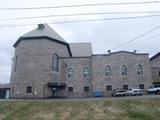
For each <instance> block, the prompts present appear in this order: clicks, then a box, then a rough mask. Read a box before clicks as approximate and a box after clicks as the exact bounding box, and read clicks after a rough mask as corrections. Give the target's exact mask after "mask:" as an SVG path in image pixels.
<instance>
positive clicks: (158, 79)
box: [150, 55, 160, 83]
mask: <svg viewBox="0 0 160 120" xmlns="http://www.w3.org/2000/svg"><path fill="white" fill-rule="evenodd" d="M150 65H151V76H152V79H153V82H155V83H160V55H158V56H157V57H155V58H153V59H151V60H150Z"/></svg>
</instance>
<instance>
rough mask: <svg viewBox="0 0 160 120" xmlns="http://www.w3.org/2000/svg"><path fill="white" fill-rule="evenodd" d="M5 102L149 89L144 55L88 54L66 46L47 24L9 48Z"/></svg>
mask: <svg viewBox="0 0 160 120" xmlns="http://www.w3.org/2000/svg"><path fill="white" fill-rule="evenodd" d="M14 48H15V54H14V58H13V62H12V72H11V81H10V86H11V98H50V97H92V96H94V95H93V93H94V92H97V91H101V92H102V93H103V96H110V95H111V91H112V90H113V89H116V88H122V89H129V88H141V89H146V88H148V87H149V86H150V85H151V84H152V79H151V71H150V60H149V54H147V53H136V52H127V51H118V52H113V53H112V52H109V53H108V54H93V53H92V46H91V43H67V42H66V41H65V40H64V39H63V38H62V37H61V36H59V35H58V34H57V33H56V32H55V31H54V30H53V29H52V28H51V27H49V26H48V25H47V24H39V25H38V28H36V29H34V30H33V31H31V32H29V33H27V34H25V35H23V36H21V37H20V38H19V39H18V40H17V41H16V42H15V44H14Z"/></svg>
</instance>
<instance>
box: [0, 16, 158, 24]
mask: <svg viewBox="0 0 160 120" xmlns="http://www.w3.org/2000/svg"><path fill="white" fill-rule="evenodd" d="M149 17H160V14H158V15H146V16H135V17H121V18H120V17H119V18H103V19H87V20H72V21H60V22H59V21H58V22H47V23H48V24H66V23H78V22H97V21H107V20H127V19H139V18H149ZM32 25H36V23H33V24H19V25H14V24H8V25H0V27H7V26H8V27H18V26H32Z"/></svg>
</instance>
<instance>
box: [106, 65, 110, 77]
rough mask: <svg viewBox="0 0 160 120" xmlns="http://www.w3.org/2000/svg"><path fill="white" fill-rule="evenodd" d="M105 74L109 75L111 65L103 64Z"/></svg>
mask: <svg viewBox="0 0 160 120" xmlns="http://www.w3.org/2000/svg"><path fill="white" fill-rule="evenodd" d="M105 76H111V67H110V66H109V65H106V66H105Z"/></svg>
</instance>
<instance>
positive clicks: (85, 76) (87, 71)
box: [83, 67, 89, 78]
mask: <svg viewBox="0 0 160 120" xmlns="http://www.w3.org/2000/svg"><path fill="white" fill-rule="evenodd" d="M83 77H84V78H89V69H88V68H87V67H85V68H84V69H83Z"/></svg>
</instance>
